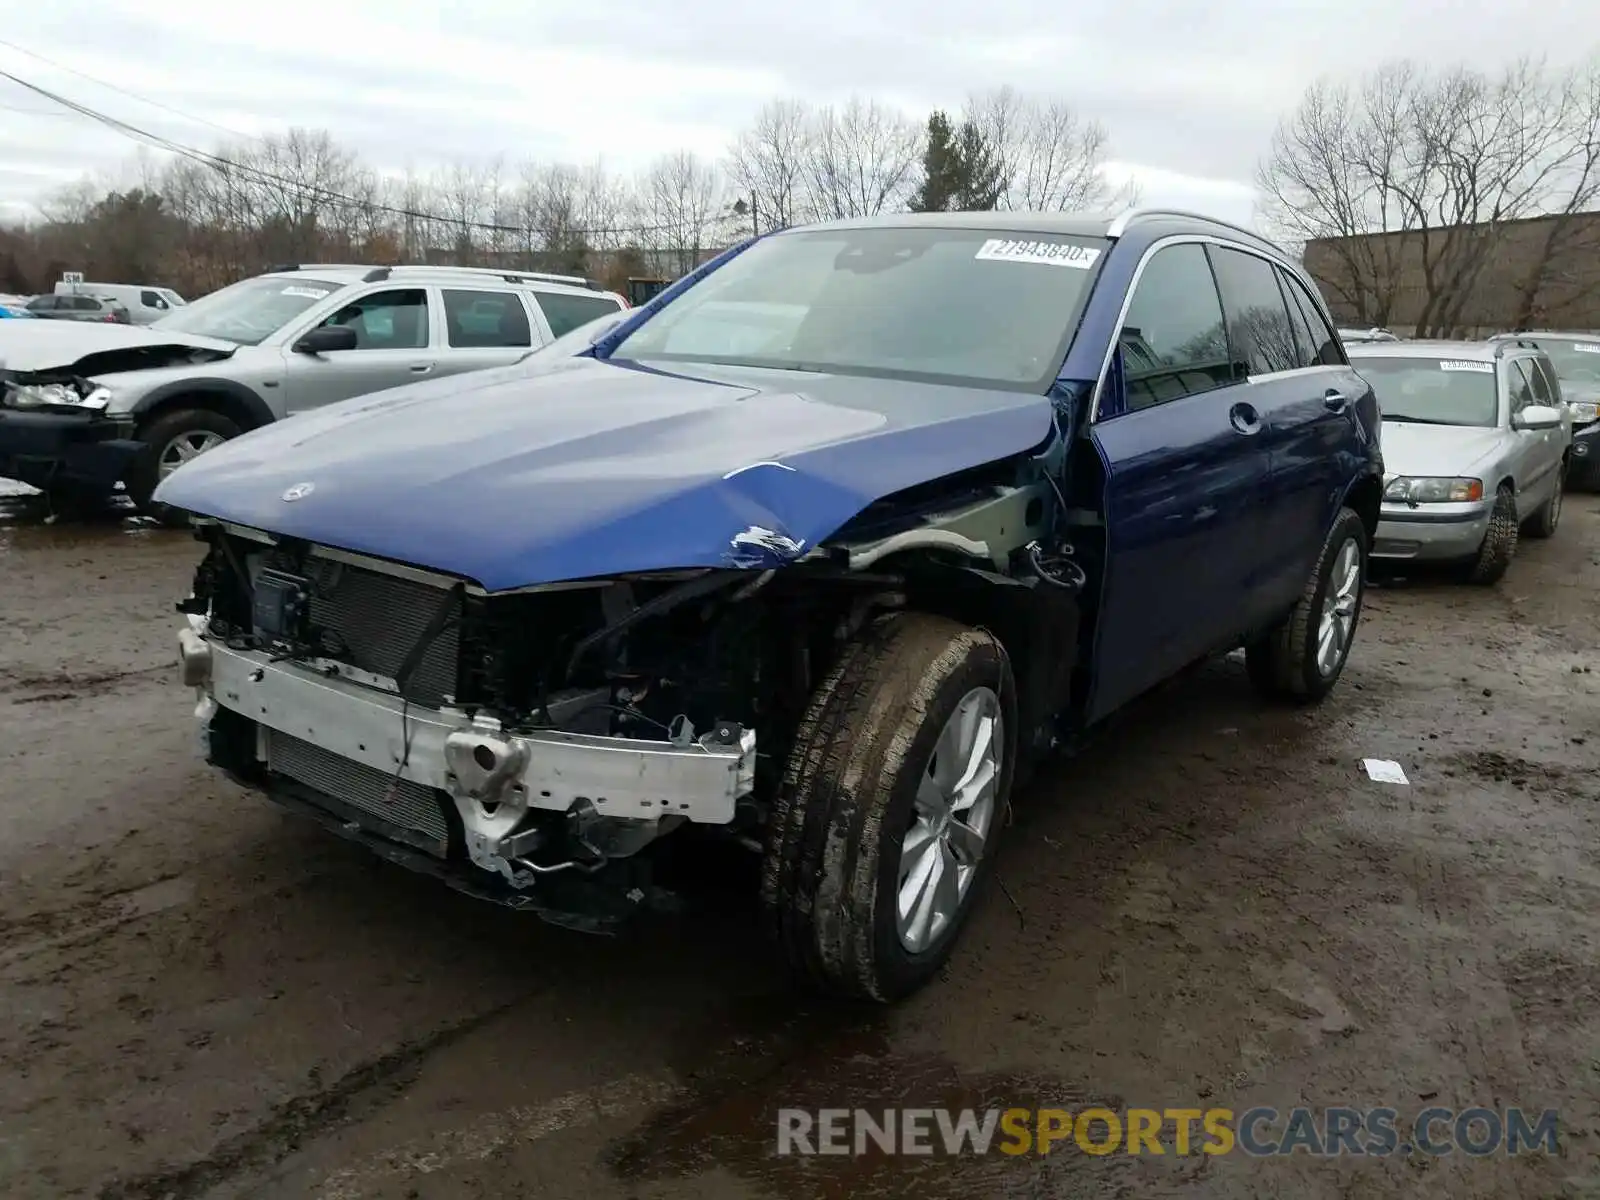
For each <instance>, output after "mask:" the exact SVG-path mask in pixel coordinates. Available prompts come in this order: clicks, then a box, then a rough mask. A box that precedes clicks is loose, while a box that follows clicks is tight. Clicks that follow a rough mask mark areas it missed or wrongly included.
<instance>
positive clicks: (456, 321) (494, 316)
mask: <svg viewBox="0 0 1600 1200" xmlns="http://www.w3.org/2000/svg"><path fill="white" fill-rule="evenodd" d="M444 327H445V336H446V338H447V339H448V340H449V342H450V345H452V346H454V347H456V348H457V349H462V348H468V347H478V348H481V347H486V346H531V345H533V329H532V326H530V325H529V323H528V310H527V309H526V308H525V307H524V306H523V303H522V297H521V296H519V295H517V294H516V293H515V292H479V291H465V290H462V289H457V288H445V289H444Z"/></svg>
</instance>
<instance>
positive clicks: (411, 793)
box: [267, 729, 450, 858]
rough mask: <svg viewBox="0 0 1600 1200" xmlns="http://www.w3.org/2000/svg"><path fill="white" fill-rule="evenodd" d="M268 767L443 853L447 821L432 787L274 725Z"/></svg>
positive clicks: (412, 841) (405, 838) (408, 840)
mask: <svg viewBox="0 0 1600 1200" xmlns="http://www.w3.org/2000/svg"><path fill="white" fill-rule="evenodd" d="M267 769H268V770H269V771H272V772H274V773H276V774H279V775H284V776H287V777H288V778H290V779H292V780H294V781H295V782H296V783H300V784H304V785H305V786H306V787H308V788H310V789H311V790H312V791H315V792H319V793H321V794H322V795H323V796H326V797H328V798H330V799H332V800H335V801H337V802H339V803H340V804H343V805H345V806H346V807H348V808H350V809H354V810H356V813H357V814H358V824H359V814H362V813H365V814H367V815H369V816H373V817H377V818H378V819H379V821H381V822H382V823H383V824H384V825H386V826H388V830H380V832H391V833H392V834H393V835H394V836H396V837H397V838H398V839H399V840H402V841H404V842H406V843H407V844H408V845H412V846H416V847H417V848H418V849H420V850H426V851H427V852H428V853H430V854H434V855H437V856H438V857H440V858H444V857H445V856H446V855H447V854H448V852H449V847H450V823H449V821H448V820H447V819H446V817H445V810H444V802H443V798H442V794H441V793H440V792H439V791H438V790H437V789H435V788H431V787H426V786H424V785H423V784H420V783H413V782H412V781H411V780H409V779H399V780H397V779H395V777H394V776H393V775H392V774H390V773H389V772H387V771H379V770H377V769H376V768H374V767H369V766H367V765H366V764H365V763H358V762H355V761H353V760H352V759H348V758H345V757H343V756H341V755H338V754H334V753H333V752H332V751H330V750H324V749H323V748H322V747H321V746H314V745H312V744H311V743H310V742H306V741H302V740H301V739H299V738H297V737H292V736H290V735H289V734H287V733H280V732H279V731H278V730H276V729H269V730H267Z"/></svg>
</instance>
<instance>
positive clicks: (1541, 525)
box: [1522, 468, 1566, 538]
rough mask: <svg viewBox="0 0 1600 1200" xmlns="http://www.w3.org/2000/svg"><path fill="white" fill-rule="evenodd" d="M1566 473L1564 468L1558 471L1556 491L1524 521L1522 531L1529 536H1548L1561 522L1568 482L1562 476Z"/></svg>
mask: <svg viewBox="0 0 1600 1200" xmlns="http://www.w3.org/2000/svg"><path fill="white" fill-rule="evenodd" d="M1564 475H1566V470H1565V469H1564V468H1563V469H1562V470H1560V471H1557V472H1556V486H1555V491H1553V492H1551V493H1550V499H1548V500H1546V501H1545V502H1544V503H1543V504H1541V505H1540V506H1539V507H1538V508H1537V509H1535V510H1534V513H1533V515H1532V516H1531V517H1529V518H1528V519H1527V521H1525V522H1524V523H1523V526H1522V532H1523V533H1525V534H1527V535H1528V536H1529V537H1531V538H1547V537H1549V536H1550V535H1551V534H1553V533H1555V531H1556V526H1557V525H1559V524H1560V523H1561V501H1562V495H1563V493H1564V492H1565V491H1566V483H1565V482H1564V480H1563V478H1562V477H1563V476H1564Z"/></svg>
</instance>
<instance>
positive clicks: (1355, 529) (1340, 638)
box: [1245, 508, 1367, 703]
mask: <svg viewBox="0 0 1600 1200" xmlns="http://www.w3.org/2000/svg"><path fill="white" fill-rule="evenodd" d="M1366 580H1367V527H1366V526H1365V525H1363V524H1362V523H1361V518H1360V517H1359V516H1357V515H1356V513H1355V512H1354V511H1353V510H1352V509H1348V508H1345V509H1341V510H1340V511H1339V516H1338V519H1337V520H1335V521H1334V523H1333V528H1332V529H1331V530H1329V532H1328V537H1327V540H1326V541H1325V542H1324V543H1323V546H1322V554H1321V555H1320V556H1319V557H1318V559H1317V565H1316V567H1315V568H1314V569H1313V570H1312V572H1311V578H1309V579H1308V580H1306V590H1305V592H1304V593H1302V595H1301V597H1300V599H1299V600H1298V601H1296V602H1295V606H1294V608H1293V609H1292V610H1290V613H1289V615H1288V616H1287V617H1285V618H1284V619H1283V621H1282V622H1281V623H1280V624H1279V625H1278V627H1277V628H1276V629H1274V630H1273V631H1272V632H1271V633H1269V634H1267V635H1266V636H1265V637H1263V638H1260V639H1258V640H1257V641H1255V642H1252V643H1251V644H1250V645H1248V646H1246V647H1245V666H1246V670H1247V671H1248V672H1249V675H1250V682H1251V683H1253V684H1254V685H1255V687H1256V690H1257V691H1259V692H1261V693H1262V694H1263V695H1265V696H1268V697H1271V698H1274V699H1284V700H1294V701H1299V702H1302V703H1304V702H1310V701H1316V700H1321V699H1322V698H1323V697H1324V696H1326V695H1327V694H1328V693H1329V692H1330V691H1332V690H1333V685H1334V684H1335V683H1337V682H1339V676H1340V675H1342V674H1343V673H1344V664H1345V662H1346V660H1347V659H1348V658H1349V657H1350V647H1351V646H1352V645H1353V644H1354V642H1355V636H1356V625H1357V623H1359V621H1360V620H1361V600H1362V597H1363V596H1364V595H1365V592H1366Z"/></svg>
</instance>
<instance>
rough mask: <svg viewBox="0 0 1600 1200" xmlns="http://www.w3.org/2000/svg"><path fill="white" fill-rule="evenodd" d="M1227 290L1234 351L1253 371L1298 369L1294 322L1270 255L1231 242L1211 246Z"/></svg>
mask: <svg viewBox="0 0 1600 1200" xmlns="http://www.w3.org/2000/svg"><path fill="white" fill-rule="evenodd" d="M1211 265H1212V266H1213V267H1215V268H1216V272H1217V286H1218V287H1219V288H1220V289H1221V290H1222V311H1223V313H1224V315H1225V316H1226V318H1227V322H1228V342H1229V344H1230V345H1231V346H1232V348H1233V356H1234V357H1235V358H1236V359H1242V360H1243V361H1245V362H1247V363H1248V364H1249V365H1250V374H1252V375H1270V374H1272V373H1274V372H1276V371H1292V370H1294V369H1295V368H1296V367H1298V366H1299V365H1300V361H1299V359H1300V355H1299V351H1298V349H1297V347H1296V345H1295V335H1294V326H1293V325H1291V324H1290V323H1289V310H1288V308H1287V307H1286V305H1285V303H1284V299H1283V293H1282V292H1281V291H1279V290H1278V277H1277V271H1276V269H1275V268H1274V267H1273V265H1272V264H1271V263H1270V262H1268V261H1267V260H1266V259H1264V258H1259V257H1257V256H1256V255H1254V254H1247V253H1245V252H1244V251H1243V250H1230V249H1228V248H1227V247H1225V246H1213V247H1211Z"/></svg>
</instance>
